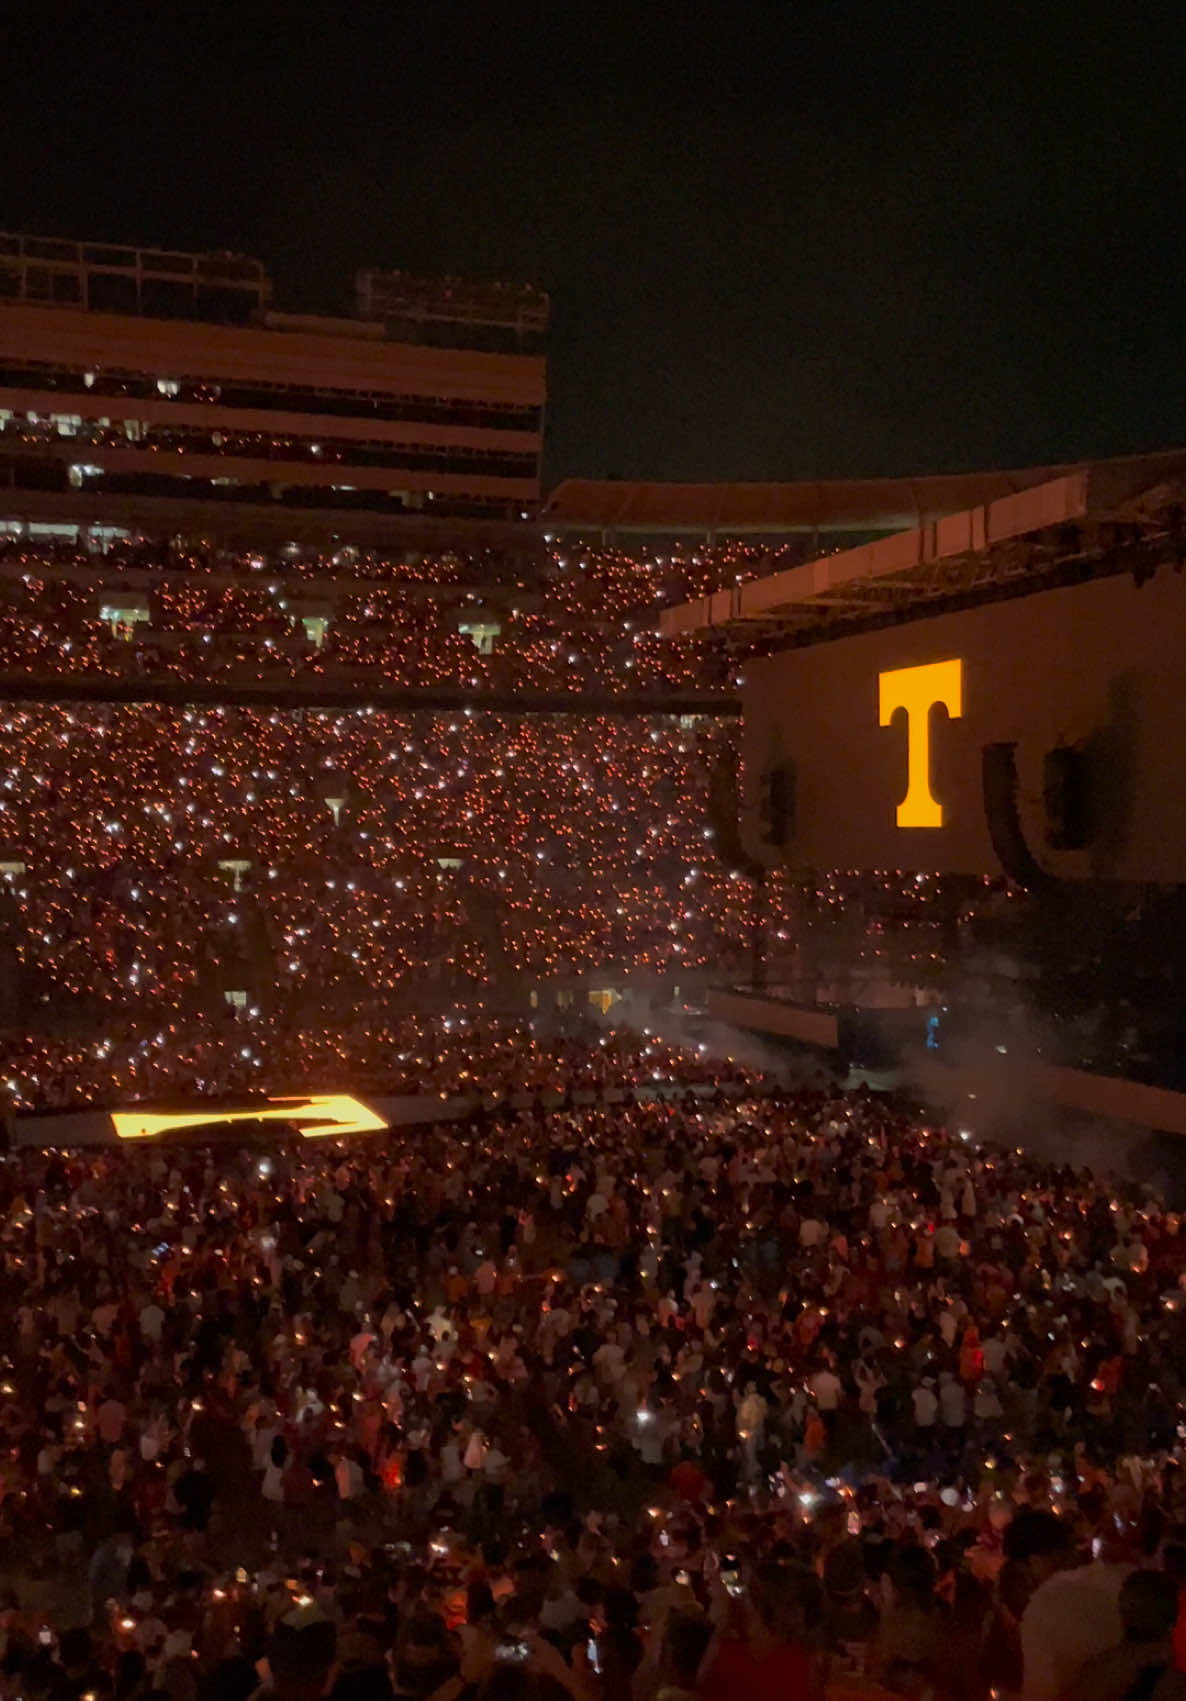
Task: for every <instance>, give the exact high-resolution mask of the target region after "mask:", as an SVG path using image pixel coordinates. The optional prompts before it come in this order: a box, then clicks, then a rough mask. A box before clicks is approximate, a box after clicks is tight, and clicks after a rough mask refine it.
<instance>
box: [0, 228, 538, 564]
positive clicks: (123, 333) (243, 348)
mask: <svg viewBox="0 0 1186 1701" xmlns="http://www.w3.org/2000/svg"><path fill="white" fill-rule="evenodd" d="M364 276H365V277H366V278H367V279H368V280H369V282H368V287H367V290H366V291H365V292H363V293H362V296H361V300H360V312H361V314H362V316H361V317H358V318H352V319H336V318H327V317H324V316H319V315H307V314H289V313H282V312H278V311H276V310H274V309H273V308H272V307H271V306H270V303H271V297H272V289H271V283H270V280H269V279H268V277H267V275H266V273H265V271H264V269H263V267H262V265H260V263H259V262H258V261H254V260H248V259H242V258H239V257H234V256H225V255H196V254H195V255H186V254H174V253H164V252H159V251H155V250H152V251H150V250H143V249H121V248H112V247H108V246H104V245H99V244H86V243H72V242H59V241H56V240H45V239H41V238H33V237H23V236H0V478H2V480H3V483H4V485H5V486H7V489H6V492H5V498H4V501H3V503H0V509H2V510H3V512H0V519H3V520H11V521H16V522H21V521H24V522H26V523H30V524H41V525H46V526H53V527H58V526H61V525H62V524H69V523H70V522H71V518H72V517H81V518H79V519H78V523H85V524H90V525H104V524H106V525H111V526H116V527H118V526H123V525H125V524H126V523H127V522H126V517H125V516H126V514H127V511H128V510H129V508H130V507H133V506H136V507H138V508H139V509H140V511H142V512H143V513H145V515H146V516H147V515H149V514H150V513H155V512H157V511H159V512H160V513H161V516H162V520H163V522H164V529H165V530H167V531H170V532H172V531H178V530H181V529H182V526H181V522H180V520H179V519H178V520H177V521H176V522H173V523H171V522H170V519H169V516H170V515H171V514H172V513H173V511H174V510H175V509H176V510H177V511H178V513H180V510H181V508H182V507H184V510H185V514H186V521H185V524H186V526H187V527H193V526H194V523H195V520H196V521H197V526H196V529H198V530H200V531H201V532H202V533H203V534H217V533H219V532H222V531H223V530H225V529H226V524H227V520H228V518H229V517H230V516H231V515H235V514H242V515H243V518H244V520H247V521H249V523H250V527H251V529H252V530H253V532H254V533H255V534H256V535H260V534H262V532H264V531H269V530H272V529H273V528H274V529H275V531H276V532H277V533H279V534H280V536H281V537H283V538H294V539H297V540H302V541H303V524H302V516H307V517H308V525H309V528H310V530H311V532H313V533H316V534H317V536H316V538H315V539H313V541H320V539H321V538H322V537H324V535H325V533H326V530H327V524H326V522H327V519H328V521H329V527H328V529H329V532H330V535H331V536H332V537H333V538H342V537H345V538H346V540H347V541H351V542H357V543H360V544H365V543H369V542H371V541H372V535H371V534H372V528H373V530H374V533H375V536H374V539H373V541H376V542H378V541H383V542H388V541H392V542H394V541H396V540H397V539H398V538H399V537H400V535H401V532H402V531H403V530H407V531H408V532H409V534H411V533H415V535H416V536H417V538H419V539H423V538H424V535H425V525H426V523H427V525H428V527H429V529H430V531H432V530H434V529H436V527H435V524H434V523H435V522H437V521H439V520H441V519H445V520H447V521H449V522H450V525H457V524H462V525H464V523H466V522H473V523H476V524H479V525H482V526H486V527H488V526H490V525H492V524H493V525H496V526H502V525H508V526H516V527H517V526H521V525H522V523H523V522H524V521H525V520H530V519H531V518H532V517H533V516H534V514H535V512H536V509H537V506H538V501H539V478H540V450H541V445H542V423H543V410H544V401H545V389H546V379H545V363H544V359H543V356H542V353H540V352H536V351H535V347H537V346H538V344H539V342H540V340H541V339H542V335H543V329H544V327H546V323H547V297H546V296H544V295H540V294H538V293H535V292H524V291H517V292H516V291H513V290H510V289H506V288H503V287H502V286H491V290H488V291H486V293H485V294H484V293H483V291H482V290H481V289H479V288H478V287H477V286H472V287H469V288H468V289H463V288H462V287H461V286H458V285H454V284H451V283H442V284H441V285H440V286H429V285H427V284H422V283H421V284H416V285H415V286H412V285H408V286H407V287H404V286H403V285H401V284H400V283H399V277H398V274H395V275H394V279H388V280H386V282H385V275H384V274H378V273H367V274H364ZM486 294H489V295H490V299H491V301H492V302H493V303H494V304H495V305H496V306H497V305H498V304H499V303H503V302H505V310H504V309H503V308H501V307H500V308H499V312H498V313H494V310H493V308H491V309H490V310H489V311H490V313H492V314H493V317H494V319H495V321H496V323H495V324H494V325H493V326H492V327H491V335H490V337H488V338H487V339H486V340H487V343H488V344H489V345H490V346H477V347H475V346H473V344H474V342H475V340H477V341H479V342H480V341H481V339H480V338H478V337H476V336H475V333H477V332H478V331H480V330H481V329H482V327H483V325H484V323H485V321H484V320H483V318H482V314H483V312H485V311H487V309H486V308H485V307H484V306H483V303H484V301H485V299H486ZM529 297H530V301H531V303H532V304H533V312H532V314H531V315H530V325H529V326H528V320H527V318H525V317H524V316H523V314H522V312H521V311H520V308H519V307H516V306H515V303H516V302H517V301H519V302H525V301H527V299H528V298H529ZM450 301H451V302H452V303H453V306H454V309H455V315H456V316H455V317H454V318H450V317H449V314H448V312H447V311H446V307H447V304H448V303H449V302H450ZM417 304H418V305H417ZM417 313H419V314H420V317H419V319H417ZM500 315H501V319H500ZM502 321H505V323H503V322H502ZM512 321H513V322H514V323H519V322H520V321H521V322H522V324H523V326H524V338H525V337H526V335H527V331H528V329H529V330H530V334H531V337H532V338H533V339H534V345H535V346H533V352H530V353H529V352H523V338H521V339H520V341H519V346H517V347H516V346H514V339H513V338H512V339H511V342H510V344H509V345H508V346H502V344H500V343H499V338H500V337H502V338H503V343H506V338H505V336H503V333H504V332H506V331H507V329H508V327H509V325H510V324H511V322H512ZM426 331H430V332H431V334H423V333H425V332H426ZM454 332H456V335H454V334H453V333H454ZM195 510H196V511H197V512H196V514H195ZM269 514H270V515H271V516H272V521H271V523H268V521H267V519H266V516H267V515H269ZM230 529H231V530H233V531H236V532H237V531H238V530H239V527H238V525H237V523H236V521H235V520H234V519H231V521H230Z"/></svg>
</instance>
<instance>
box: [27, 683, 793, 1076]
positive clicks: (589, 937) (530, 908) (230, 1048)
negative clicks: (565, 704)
mask: <svg viewBox="0 0 1186 1701" xmlns="http://www.w3.org/2000/svg"><path fill="white" fill-rule="evenodd" d="M0 728H2V730H3V733H4V737H5V740H6V743H7V745H8V748H9V750H10V759H9V762H8V764H7V766H6V767H4V768H2V769H0V951H2V953H3V961H4V966H5V971H6V972H5V974H4V976H3V977H0V999H4V1000H7V1008H6V1010H5V1013H4V1016H3V1022H2V1023H0V1025H3V1026H4V1027H6V1028H7V1030H8V1036H7V1037H8V1039H9V1042H10V1045H9V1049H10V1050H12V1051H13V1052H14V1053H15V1055H14V1056H13V1060H12V1066H10V1067H9V1068H7V1069H6V1070H5V1071H4V1074H5V1076H6V1077H7V1078H10V1079H13V1080H15V1082H16V1085H15V1087H10V1088H9V1089H7V1090H8V1092H9V1093H10V1094H11V1095H12V1098H13V1102H14V1103H16V1104H23V1103H29V1102H36V1101H38V1100H39V1098H40V1095H41V1090H42V1089H41V1084H40V1082H39V1081H38V1080H36V1079H34V1078H33V1077H40V1076H43V1075H45V1074H47V1073H50V1074H64V1075H66V1076H67V1077H68V1078H70V1079H72V1080H73V1081H74V1082H75V1084H76V1091H77V1092H79V1093H85V1092H87V1091H91V1090H94V1091H96V1092H97V1093H98V1094H99V1096H102V1097H104V1098H106V1097H109V1096H110V1094H111V1093H112V1092H113V1091H114V1092H118V1091H120V1090H123V1091H125V1092H130V1093H131V1095H132V1096H138V1082H139V1081H140V1079H142V1076H141V1075H140V1070H141V1068H142V1067H143V1068H144V1069H145V1070H146V1071H147V1072H148V1074H149V1075H150V1077H151V1078H152V1079H153V1080H154V1082H162V1081H164V1080H166V1079H167V1077H168V1072H169V1069H170V1067H173V1066H174V1064H173V1063H172V1062H171V1061H170V1060H176V1062H175V1067H176V1069H177V1071H178V1073H179V1076H180V1077H181V1078H185V1077H186V1076H187V1075H188V1073H189V1072H191V1070H192V1068H193V1065H192V1063H190V1062H182V1061H180V1054H183V1053H186V1052H187V1051H188V1052H195V1051H202V1049H203V1048H206V1049H205V1055H209V1054H212V1053H213V1052H215V1051H223V1052H224V1054H229V1055H230V1056H231V1057H233V1058H237V1056H238V1054H239V1052H240V1050H241V1049H242V1048H248V1050H249V1051H250V1052H252V1053H258V1054H260V1055H261V1057H262V1058H263V1062H262V1064H261V1066H260V1068H261V1077H263V1076H266V1077H269V1084H273V1085H275V1086H276V1087H277V1089H278V1090H281V1091H283V1090H285V1086H286V1083H285V1080H284V1079H283V1072H284V1070H285V1069H286V1068H287V1067H288V1062H289V1059H290V1057H291V1054H292V1052H293V1051H294V1050H299V1047H300V1046H301V1044H303V1043H304V1042H303V1040H301V1039H300V1038H294V1039H286V1038H284V1037H283V1036H284V1035H285V1034H287V1033H289V1032H291V1033H292V1034H294V1035H301V1034H309V1033H317V1032H321V1033H324V1034H325V1035H326V1036H327V1043H328V1044H329V1045H330V1048H331V1049H332V1050H335V1051H337V1052H338V1054H339V1056H340V1059H341V1061H342V1062H343V1063H344V1064H345V1065H346V1066H347V1068H348V1069H350V1070H352V1071H353V1070H357V1071H358V1072H359V1073H363V1072H366V1073H367V1074H368V1076H369V1075H372V1074H373V1073H374V1072H376V1071H378V1070H382V1069H383V1068H384V1067H385V1066H387V1067H391V1073H392V1076H393V1077H395V1078H397V1077H398V1076H399V1075H400V1074H401V1073H402V1071H401V1070H400V1069H399V1068H398V1067H397V1066H392V1065H393V1060H392V1058H391V1051H392V1044H391V1042H390V1041H389V1040H388V1038H387V1036H386V1030H385V1027H384V1012H386V1014H387V1015H388V1016H390V1015H392V1014H393V1013H394V1014H396V1015H399V1014H402V1013H403V1012H404V1011H405V1010H406V1009H418V1008H425V1007H429V1008H436V1007H437V1006H438V1005H441V1004H444V1005H449V1004H452V1003H454V1002H466V1003H467V1004H468V1005H469V1006H470V1007H474V1006H476V1005H477V1004H478V1003H479V1002H481V1001H485V1002H486V1004H487V1007H491V1006H493V1007H496V1008H497V1007H498V1005H497V997H498V989H499V987H500V986H502V987H505V986H506V985H508V984H512V985H513V986H514V988H515V989H516V991H517V993H518V994H519V995H520V996H522V986H523V981H524V979H525V977H527V978H529V979H530V978H534V979H535V980H536V981H537V982H538V983H540V984H544V983H548V984H550V983H552V982H554V981H556V980H558V979H560V980H562V979H563V977H565V976H570V977H576V978H577V984H578V986H579V985H580V983H581V980H582V979H583V980H584V981H585V982H587V981H588V977H589V976H590V975H591V974H594V973H596V974H598V975H600V974H601V973H602V972H604V974H605V976H606V977H607V979H606V981H605V982H601V981H600V980H595V981H594V985H599V984H607V985H611V986H612V985H613V984H615V982H616V981H619V980H620V979H621V978H622V977H624V976H630V975H642V976H644V977H650V979H651V981H652V982H653V983H654V984H660V983H661V984H663V985H664V986H665V987H666V988H667V995H668V996H670V988H671V987H672V986H673V985H679V984H680V982H681V979H683V980H684V982H685V984H687V983H689V981H690V980H691V981H694V979H695V977H696V975H697V974H703V973H704V972H705V971H706V970H707V968H708V967H709V965H712V967H713V969H714V971H715V972H718V973H726V974H727V973H730V972H733V973H741V972H742V971H743V968H744V964H745V961H746V956H747V947H748V925H749V922H748V917H749V902H750V899H749V892H748V883H747V882H746V881H744V880H741V879H738V878H734V877H733V875H732V873H731V872H730V871H729V870H727V869H726V868H725V867H723V866H722V864H721V863H720V861H719V860H718V858H717V857H716V856H715V854H714V850H713V842H712V838H713V829H712V828H711V827H710V826H708V825H706V824H705V823H706V802H705V799H706V793H707V775H708V772H709V770H710V768H711V765H712V763H713V761H714V760H715V753H716V751H717V749H718V748H719V744H720V741H721V739H722V738H723V737H725V736H727V733H726V732H724V731H723V730H722V729H721V728H720V726H719V725H718V724H717V723H714V722H711V721H699V722H696V723H695V724H681V723H679V722H678V721H676V720H674V719H673V718H671V717H654V718H650V719H647V720H631V719H625V720H621V721H619V720H612V719H608V718H606V719H597V718H588V719H580V718H577V717H568V716H554V717H542V716H536V717H527V716H523V717H509V716H494V715H478V714H474V715H468V714H465V713H457V714H454V715H446V714H416V715H410V716H402V717H401V716H392V715H387V714H380V713H373V714H372V713H370V712H368V711H366V710H358V711H353V712H351V713H346V714H331V713H321V712H317V713H314V712H306V713H285V712H281V711H273V712H252V711H244V710H225V711H223V710H182V709H171V708H147V707H136V708H132V707H128V708H111V709H86V710H82V709H77V710H72V709H69V708H65V707H51V706H47V707H42V708H29V709H21V710H16V709H9V710H8V711H7V712H6V713H5V714H4V715H3V717H2V719H0ZM673 892H674V893H676V894H678V902H677V903H676V905H675V906H674V907H673V904H672V893H673ZM781 901H782V900H781V898H780V897H779V895H778V894H777V893H772V896H771V901H770V913H771V916H772V917H773V918H774V919H775V921H777V919H778V917H779V915H780V913H781V912H780V910H779V904H780V902H781ZM783 931H784V932H785V931H786V928H785V927H784V928H783ZM228 994H236V995H240V994H241V995H242V1000H241V1002H242V1011H241V1015H240V1019H239V1025H238V1026H237V1027H235V1026H232V1027H231V1028H228V1027H227V1025H226V1024H225V1022H224V1020H223V1013H224V1012H226V1011H227V1009H228V1008H229V1006H228V1003H227V995H228ZM580 995H581V996H582V997H583V996H584V994H583V992H582V993H581V994H580ZM236 1002H239V1000H238V998H237V999H236ZM253 1011H257V1012H258V1014H257V1015H254V1016H253V1015H252V1012H253ZM55 1022H56V1023H57V1024H58V1027H59V1029H61V1030H63V1033H64V1037H59V1034H58V1030H55V1028H54V1026H53V1024H54V1023H55ZM125 1032H136V1035H137V1038H136V1044H135V1046H134V1047H132V1048H130V1050H131V1052H132V1053H134V1055H129V1052H128V1051H119V1050H118V1049H117V1045H116V1042H117V1041H118V1040H119V1039H120V1038H121V1036H122V1035H123V1034H124V1033H125ZM158 1036H159V1038H158ZM277 1036H279V1037H277ZM80 1040H82V1041H85V1042H86V1043H85V1044H80V1043H79V1042H80ZM43 1041H45V1042H47V1043H48V1046H49V1051H50V1053H51V1054H56V1055H57V1056H58V1057H59V1059H60V1061H59V1063H58V1065H57V1066H56V1067H54V1066H53V1065H52V1063H50V1064H49V1067H48V1068H47V1069H43V1068H41V1067H39V1066H38V1064H37V1063H36V1061H35V1058H36V1057H37V1056H38V1055H39V1053H38V1051H37V1047H38V1045H39V1044H40V1043H41V1042H43ZM63 1047H64V1048H65V1049H64V1050H63V1049H62V1048H63ZM55 1048H57V1049H56V1053H55ZM270 1048H271V1049H272V1050H273V1051H274V1053H275V1055H274V1058H272V1059H271V1060H270V1059H269V1049H270ZM394 1049H395V1050H396V1051H398V1050H401V1049H404V1048H403V1047H401V1046H396V1047H395V1048H394ZM80 1052H81V1053H82V1054H83V1056H85V1055H86V1054H87V1053H88V1052H89V1053H90V1054H91V1056H90V1062H89V1064H87V1065H86V1066H84V1065H83V1064H82V1063H81V1061H80V1059H79V1056H78V1054H79V1053H80ZM157 1053H159V1054H160V1056H161V1058H162V1059H163V1061H162V1062H161V1063H159V1064H157V1063H153V1062H152V1061H150V1058H151V1056H152V1055H154V1054H157ZM112 1054H114V1056H115V1058H116V1060H117V1061H116V1062H115V1063H114V1064H113V1063H112V1060H111V1059H112ZM44 1061H47V1062H48V1061H49V1060H48V1058H47V1059H44ZM197 1073H198V1074H199V1075H202V1076H203V1077H205V1079H206V1080H207V1081H208V1082H209V1083H211V1086H210V1089H209V1090H215V1089H214V1085H213V1083H215V1082H216V1081H217V1075H216V1074H215V1072H213V1071H210V1070H207V1069H206V1068H199V1069H197ZM261 1084H264V1082H263V1080H262V1078H261Z"/></svg>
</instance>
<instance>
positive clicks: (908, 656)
mask: <svg viewBox="0 0 1186 1701" xmlns="http://www.w3.org/2000/svg"><path fill="white" fill-rule="evenodd" d="M1184 563H1186V454H1177V455H1165V456H1157V457H1149V458H1142V459H1140V460H1135V461H1117V462H1104V463H1099V464H1096V465H1093V466H1089V467H1083V468H1078V469H1075V470H1073V471H1071V472H1068V473H1065V474H1062V475H1060V476H1059V477H1057V478H1055V479H1051V480H1047V481H1046V482H1044V483H1041V484H1038V485H1036V486H1034V487H1032V488H1030V489H1028V490H1025V491H1023V492H1020V493H1018V494H1016V495H1013V496H1009V497H1007V498H1003V499H1001V500H1000V501H997V502H992V503H988V504H985V505H984V506H983V507H980V508H976V509H972V510H966V511H964V512H961V513H957V514H954V515H951V516H947V517H945V518H943V519H940V520H938V521H936V522H933V523H931V524H929V525H927V526H923V527H918V528H915V529H913V530H911V531H905V532H900V533H895V534H893V535H891V536H889V537H886V538H883V539H881V540H879V541H878V542H876V543H873V544H871V545H866V546H864V547H862V548H859V549H855V550H848V551H845V552H843V553H840V554H835V555H831V556H827V557H824V558H822V559H821V560H818V561H815V562H812V563H809V564H808V565H806V566H804V567H796V568H792V569H791V570H790V571H788V572H785V573H780V574H775V575H772V576H770V577H769V578H766V579H758V580H754V581H751V582H750V583H749V584H747V585H743V586H741V587H739V588H738V589H737V590H734V591H730V592H727V593H721V594H720V595H719V596H717V597H713V598H705V599H702V600H701V601H700V602H698V603H692V604H684V605H682V606H681V607H680V608H678V609H674V610H671V611H670V612H669V614H668V615H667V616H665V618H664V630H665V631H667V632H668V633H669V634H671V635H674V634H676V633H690V632H695V631H696V630H698V629H699V630H703V629H705V628H706V627H709V626H712V627H720V626H725V627H727V628H729V629H731V630H732V631H734V632H735V633H736V634H737V635H738V636H739V637H740V638H741V640H742V641H743V642H744V643H746V644H747V645H748V646H750V647H757V648H760V649H763V650H765V651H766V653H764V654H757V655H755V654H751V655H750V656H749V657H748V659H747V661H746V663H745V687H744V692H743V715H744V722H743V724H744V731H743V745H742V748H743V774H744V779H743V787H742V799H743V802H742V832H743V836H744V838H745V839H746V840H747V842H748V848H749V850H750V852H751V854H753V855H755V856H757V857H760V858H761V860H763V861H765V862H767V863H769V864H775V863H780V862H781V863H785V864H787V865H789V866H791V867H793V868H803V869H809V868H816V869H831V868H854V867H856V868H883V869H885V868H895V869H902V870H910V871H919V872H927V873H961V874H987V875H992V874H1000V873H1001V872H1005V873H1007V874H1009V875H1010V876H1012V877H1013V878H1014V879H1015V880H1017V881H1018V882H1019V883H1020V884H1022V885H1025V886H1028V887H1031V888H1032V887H1039V886H1041V885H1042V883H1043V882H1046V881H1065V880H1108V881H1125V882H1129V881H1132V882H1157V883H1165V884H1177V883H1180V882H1182V881H1184V880H1186V575H1184V573H1183V565H1184ZM722 599H723V600H722Z"/></svg>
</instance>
